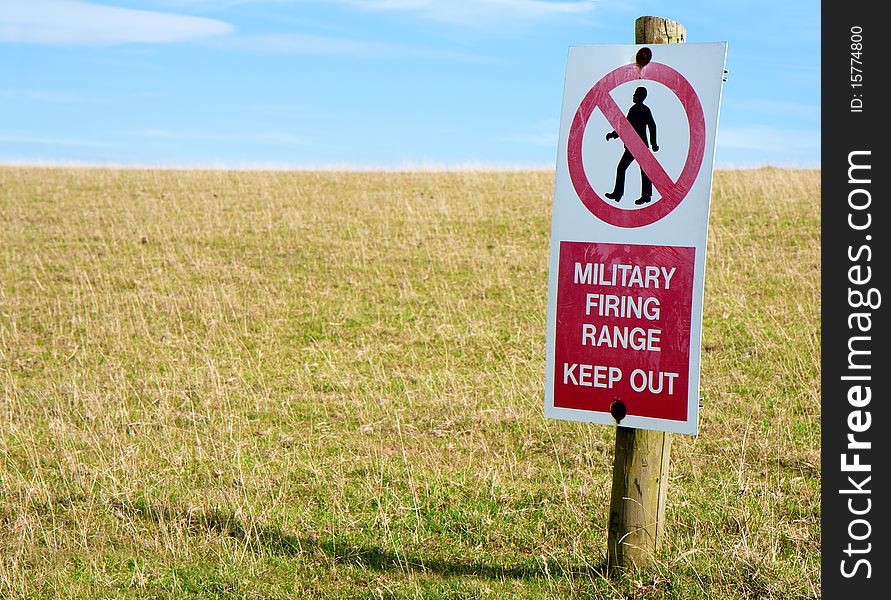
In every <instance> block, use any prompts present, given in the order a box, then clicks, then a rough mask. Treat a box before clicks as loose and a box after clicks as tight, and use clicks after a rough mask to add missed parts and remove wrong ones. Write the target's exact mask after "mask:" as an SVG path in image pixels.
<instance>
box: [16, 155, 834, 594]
mask: <svg viewBox="0 0 891 600" xmlns="http://www.w3.org/2000/svg"><path fill="white" fill-rule="evenodd" d="M552 185H553V173H548V172H489V173H473V172H453V173H446V172H443V173H436V172H428V173H384V172H380V173H334V172H319V173H299V172H295V173H274V172H222V171H204V172H200V171H194V172H193V171H149V170H99V169H48V168H46V169H44V168H11V167H7V168H0V596H12V597H26V598H44V597H47V598H51V597H66V598H68V597H73V598H117V597H123V598H140V599H145V598H165V597H207V598H230V597H232V598H241V597H247V598H262V597H272V598H294V597H317V598H327V599H333V598H388V597H398V598H416V597H430V598H468V597H469V598H475V597H491V598H572V597H578V598H728V599H741V598H814V597H816V596H817V595H818V589H819V559H820V546H819V541H820V504H819V477H820V463H819V444H820V435H819V433H820V429H819V401H818V390H819V378H818V376H819V333H820V321H819V274H820V270H819V269H820V264H819V244H820V238H819V224H820V219H819V192H820V189H819V172H818V171H793V170H777V169H762V170H753V171H722V172H718V173H717V175H716V181H715V189H714V196H713V204H712V215H711V232H710V237H709V257H708V272H707V276H706V294H705V307H704V339H703V366H702V395H703V397H704V401H703V404H704V406H703V409H702V411H701V427H700V435H699V436H698V437H696V438H691V437H687V436H676V437H675V441H674V447H673V450H672V466H671V478H670V485H669V491H668V509H667V514H666V522H667V537H666V540H665V545H664V548H663V550H662V553H661V554H660V556H659V560H658V564H657V566H656V567H655V568H654V569H652V570H649V571H646V572H641V573H636V574H633V575H632V576H629V577H626V578H624V579H621V580H618V581H612V580H609V579H605V578H604V577H603V575H602V572H603V565H604V559H605V550H606V519H607V507H608V501H609V491H610V481H611V473H610V468H611V464H612V461H611V457H612V451H613V440H614V431H613V429H612V428H610V427H604V426H594V425H584V424H577V423H567V422H557V421H550V420H545V419H544V418H543V417H542V393H543V392H542V387H543V371H544V331H545V304H546V296H547V291H546V280H547V258H548V232H549V225H550V204H551V192H552Z"/></svg>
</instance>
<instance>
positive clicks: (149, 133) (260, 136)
mask: <svg viewBox="0 0 891 600" xmlns="http://www.w3.org/2000/svg"><path fill="white" fill-rule="evenodd" d="M125 134H129V135H135V136H138V137H143V138H147V139H153V140H159V141H210V142H235V143H254V144H272V145H283V146H301V145H304V144H307V143H309V142H310V140H309V139H308V138H306V137H302V136H297V135H292V134H290V133H282V132H277V131H268V132H258V133H249V134H242V133H219V132H206V131H183V130H176V131H171V130H165V129H141V130H137V131H132V132H125Z"/></svg>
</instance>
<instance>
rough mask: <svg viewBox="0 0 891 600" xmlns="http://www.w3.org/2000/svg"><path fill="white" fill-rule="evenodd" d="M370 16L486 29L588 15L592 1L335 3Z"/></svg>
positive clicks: (355, 0) (392, 0)
mask: <svg viewBox="0 0 891 600" xmlns="http://www.w3.org/2000/svg"><path fill="white" fill-rule="evenodd" d="M336 1H337V2H339V3H341V4H346V5H348V6H351V7H353V8H357V9H361V10H366V11H373V12H405V13H413V14H415V15H417V16H419V17H421V18H424V19H428V20H431V21H439V22H442V23H452V24H460V25H489V24H491V22H490V21H489V20H490V19H508V20H519V19H522V20H531V19H540V18H546V17H558V16H565V15H580V14H584V13H587V12H590V11H591V10H592V9H593V7H594V1H593V0H564V1H555V2H551V1H549V0H336Z"/></svg>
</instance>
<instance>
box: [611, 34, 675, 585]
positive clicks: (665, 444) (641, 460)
mask: <svg viewBox="0 0 891 600" xmlns="http://www.w3.org/2000/svg"><path fill="white" fill-rule="evenodd" d="M634 37H635V40H634V42H635V43H636V44H678V43H683V42H685V41H686V40H687V32H686V28H685V27H684V26H683V25H681V24H680V23H677V22H675V21H672V20H671V19H665V18H662V17H639V18H638V19H637V20H636V21H635V23H634ZM670 456H671V434H670V433H663V432H661V431H647V430H643V429H631V428H629V427H621V426H619V427H616V452H615V459H614V463H613V487H612V495H611V498H610V503H609V534H608V539H607V544H608V548H607V564H608V566H609V570H610V572H612V573H616V572H618V571H621V570H624V569H632V568H634V569H641V568H644V567H646V566H648V565H649V564H651V563H652V561H653V557H654V555H655V553H656V551H657V550H658V549H659V547H660V545H661V543H662V537H663V532H664V527H665V525H664V521H665V495H666V491H667V489H668V465H669V462H670Z"/></svg>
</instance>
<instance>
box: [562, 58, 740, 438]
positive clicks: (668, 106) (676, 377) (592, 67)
mask: <svg viewBox="0 0 891 600" xmlns="http://www.w3.org/2000/svg"><path fill="white" fill-rule="evenodd" d="M642 48H649V49H650V52H649V53H646V58H647V60H645V61H641V60H640V58H639V57H640V56H641V55H642V54H641V49H642ZM643 52H646V51H643ZM725 56H726V44H724V43H713V44H671V45H649V46H644V45H635V46H578V47H572V48H571V49H570V53H569V61H568V65H567V75H566V85H565V89H564V96H563V112H562V119H561V125H560V138H559V145H558V156H557V172H556V177H555V186H554V207H553V213H552V214H553V217H552V224H551V251H550V270H549V281H548V314H547V348H546V367H545V406H544V410H545V416H546V417H550V418H556V419H568V420H574V421H588V422H594V423H603V424H616V423H619V424H621V425H623V426H626V427H635V428H639V429H654V430H660V431H670V432H675V433H688V434H695V433H697V431H698V422H699V418H698V407H699V350H700V338H701V330H702V293H703V283H704V271H705V245H706V235H707V229H708V212H709V200H710V195H711V183H712V167H713V163H714V148H715V137H716V129H717V122H718V109H719V106H720V99H721V87H722V81H723V73H724V59H725Z"/></svg>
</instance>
